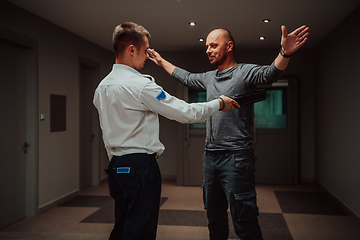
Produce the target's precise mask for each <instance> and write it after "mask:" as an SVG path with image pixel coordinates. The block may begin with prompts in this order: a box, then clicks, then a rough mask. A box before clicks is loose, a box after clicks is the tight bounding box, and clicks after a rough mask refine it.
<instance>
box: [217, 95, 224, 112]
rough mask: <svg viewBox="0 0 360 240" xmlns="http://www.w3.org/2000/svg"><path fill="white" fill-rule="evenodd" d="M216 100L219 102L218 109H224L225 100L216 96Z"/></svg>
mask: <svg viewBox="0 0 360 240" xmlns="http://www.w3.org/2000/svg"><path fill="white" fill-rule="evenodd" d="M217 100H218V101H219V103H220V109H219V111H222V110H224V108H225V101H224V99H223V98H222V97H218V98H217Z"/></svg>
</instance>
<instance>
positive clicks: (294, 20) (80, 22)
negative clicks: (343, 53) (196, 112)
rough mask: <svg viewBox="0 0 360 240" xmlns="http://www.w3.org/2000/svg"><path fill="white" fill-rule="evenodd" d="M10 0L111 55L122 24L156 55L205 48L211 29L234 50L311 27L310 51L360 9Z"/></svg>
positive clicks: (279, 0) (257, 2) (344, 1)
mask: <svg viewBox="0 0 360 240" xmlns="http://www.w3.org/2000/svg"><path fill="white" fill-rule="evenodd" d="M8 1H9V2H12V3H14V4H16V5H18V6H20V7H21V8H24V9H26V10H28V11H29V12H32V13H34V14H36V15H38V16H40V17H42V18H44V19H47V20H48V21H50V22H53V23H55V24H56V25H58V26H61V27H63V28H65V29H67V30H69V31H71V32H73V33H75V34H77V35H79V36H81V37H83V38H85V39H88V40H89V41H91V42H94V43H96V44H98V45H100V46H102V47H104V48H107V49H109V50H111V51H112V45H111V37H112V32H113V30H114V28H115V26H116V25H118V24H120V23H122V22H126V21H132V22H136V23H138V24H140V25H143V26H144V27H145V28H146V29H147V30H148V31H149V32H150V33H151V35H152V38H151V39H150V47H151V48H155V49H156V50H157V51H179V50H180V51H184V50H204V49H205V43H204V42H199V41H198V39H199V38H206V36H207V34H208V33H209V32H210V31H211V30H213V29H215V28H226V29H228V30H230V31H231V32H232V34H233V36H234V38H235V42H236V45H237V48H277V47H279V46H280V37H281V29H280V27H281V25H285V26H286V27H287V29H288V32H291V31H293V30H294V29H296V28H297V27H299V26H302V25H307V26H308V27H310V37H309V41H308V42H307V43H306V45H305V47H307V48H313V47H314V46H315V45H316V44H317V43H319V42H320V41H321V40H322V39H323V38H324V37H326V35H327V34H328V33H329V32H330V31H331V30H332V29H334V27H336V26H337V25H338V24H339V23H340V22H341V21H342V20H343V19H344V18H345V17H346V16H347V15H349V14H350V13H351V12H352V11H353V10H354V9H355V8H356V7H358V6H359V5H360V1H359V0H8ZM266 18H268V19H270V22H269V23H264V22H263V19H266ZM191 21H194V22H196V25H195V26H194V27H191V26H190V25H189V22H191ZM260 36H264V37H265V40H264V41H260V40H259V37H260Z"/></svg>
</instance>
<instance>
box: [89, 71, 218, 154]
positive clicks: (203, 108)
mask: <svg viewBox="0 0 360 240" xmlns="http://www.w3.org/2000/svg"><path fill="white" fill-rule="evenodd" d="M93 102H94V105H95V107H96V108H97V110H98V112H99V118H100V126H101V129H102V132H103V139H104V143H105V148H106V150H107V153H108V156H109V159H110V160H111V158H112V157H113V156H122V155H125V154H131V153H148V154H153V153H157V155H160V154H161V153H163V151H164V149H165V147H164V145H163V144H162V143H161V142H160V140H159V120H158V114H161V115H162V116H164V117H166V118H168V119H171V120H176V121H178V122H181V123H192V122H202V121H204V120H205V119H207V118H208V117H210V116H211V115H213V114H215V113H216V112H218V110H219V107H220V103H219V102H218V100H216V99H215V100H213V101H210V102H206V103H192V104H188V103H186V102H185V101H183V100H180V99H177V98H176V97H173V96H171V95H170V94H168V93H167V92H165V91H164V90H163V88H162V87H160V86H159V85H157V84H156V83H155V81H154V79H153V78H152V77H151V76H149V75H142V74H141V73H140V72H138V71H137V70H135V69H134V68H132V67H129V66H127V65H122V64H114V65H113V69H112V71H111V72H110V73H109V75H107V76H106V77H105V78H104V79H103V80H102V81H101V82H100V84H99V86H98V87H97V89H96V91H95V94H94V101H93Z"/></svg>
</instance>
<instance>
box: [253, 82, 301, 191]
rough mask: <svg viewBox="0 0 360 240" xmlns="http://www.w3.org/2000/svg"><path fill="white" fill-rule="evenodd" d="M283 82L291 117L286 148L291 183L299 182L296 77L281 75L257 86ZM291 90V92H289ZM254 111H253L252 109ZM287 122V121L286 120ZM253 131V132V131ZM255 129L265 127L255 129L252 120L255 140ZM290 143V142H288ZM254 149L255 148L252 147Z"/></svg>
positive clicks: (263, 130) (275, 85) (265, 87)
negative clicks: (268, 82) (287, 150)
mask: <svg viewBox="0 0 360 240" xmlns="http://www.w3.org/2000/svg"><path fill="white" fill-rule="evenodd" d="M283 84H287V91H288V93H290V94H288V103H289V106H288V113H287V114H288V116H289V119H290V118H291V124H290V125H289V126H288V127H289V130H290V135H291V146H288V148H290V149H291V165H292V167H291V171H292V183H290V184H293V185H297V184H299V181H300V180H299V175H300V174H299V124H298V114H299V109H298V107H299V106H298V102H299V100H298V97H299V95H298V79H297V78H296V77H286V76H285V77H282V78H280V79H279V80H278V81H277V82H275V83H273V84H269V85H263V86H259V87H258V88H264V89H271V88H274V87H281V86H282V85H283ZM290 91H291V92H290ZM289 96H291V99H290V98H289ZM253 113H254V111H253ZM288 124H289V122H288ZM254 131H255V132H254ZM257 131H262V132H267V131H268V130H267V129H262V130H256V124H255V121H254V126H253V132H252V135H253V137H254V140H255V141H256V133H257ZM288 144H290V143H288ZM254 149H255V148H254Z"/></svg>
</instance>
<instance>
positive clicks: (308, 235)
mask: <svg viewBox="0 0 360 240" xmlns="http://www.w3.org/2000/svg"><path fill="white" fill-rule="evenodd" d="M284 218H285V221H286V223H287V225H288V227H289V230H290V233H291V235H292V236H293V239H294V240H359V239H360V226H359V224H357V223H356V222H355V221H354V220H353V219H352V218H351V217H349V216H334V215H308V214H284Z"/></svg>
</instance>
